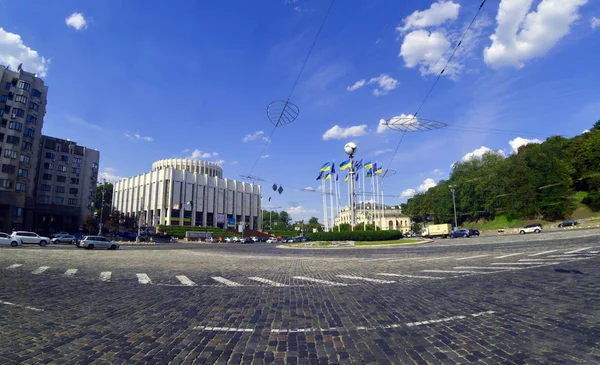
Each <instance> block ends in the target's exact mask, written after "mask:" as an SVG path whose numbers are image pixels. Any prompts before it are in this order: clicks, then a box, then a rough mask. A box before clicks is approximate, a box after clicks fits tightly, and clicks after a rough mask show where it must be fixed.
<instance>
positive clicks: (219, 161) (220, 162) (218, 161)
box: [213, 160, 225, 165]
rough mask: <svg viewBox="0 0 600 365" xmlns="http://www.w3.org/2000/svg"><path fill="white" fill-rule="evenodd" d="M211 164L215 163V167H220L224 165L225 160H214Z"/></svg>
mask: <svg viewBox="0 0 600 365" xmlns="http://www.w3.org/2000/svg"><path fill="white" fill-rule="evenodd" d="M213 163H216V164H217V165H222V164H224V163H225V160H216V161H213Z"/></svg>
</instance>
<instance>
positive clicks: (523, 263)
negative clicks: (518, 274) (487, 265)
mask: <svg viewBox="0 0 600 365" xmlns="http://www.w3.org/2000/svg"><path fill="white" fill-rule="evenodd" d="M540 264H541V263H540V262H492V265H540ZM557 264H558V262H557Z"/></svg>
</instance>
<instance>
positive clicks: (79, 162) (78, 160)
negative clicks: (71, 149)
mask: <svg viewBox="0 0 600 365" xmlns="http://www.w3.org/2000/svg"><path fill="white" fill-rule="evenodd" d="M73 162H74V163H76V164H78V165H81V158H79V157H73Z"/></svg>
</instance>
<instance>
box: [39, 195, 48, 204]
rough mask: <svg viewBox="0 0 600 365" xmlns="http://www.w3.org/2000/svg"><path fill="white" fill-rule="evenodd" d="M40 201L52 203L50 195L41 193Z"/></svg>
mask: <svg viewBox="0 0 600 365" xmlns="http://www.w3.org/2000/svg"><path fill="white" fill-rule="evenodd" d="M38 201H39V202H40V203H42V204H48V203H50V197H49V196H48V195H40V196H39V197H38Z"/></svg>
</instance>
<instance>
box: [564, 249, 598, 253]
mask: <svg viewBox="0 0 600 365" xmlns="http://www.w3.org/2000/svg"><path fill="white" fill-rule="evenodd" d="M590 248H593V247H584V248H579V249H577V250H573V251H567V252H565V253H566V254H571V253H577V252H581V251H585V250H589V249H590Z"/></svg>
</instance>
